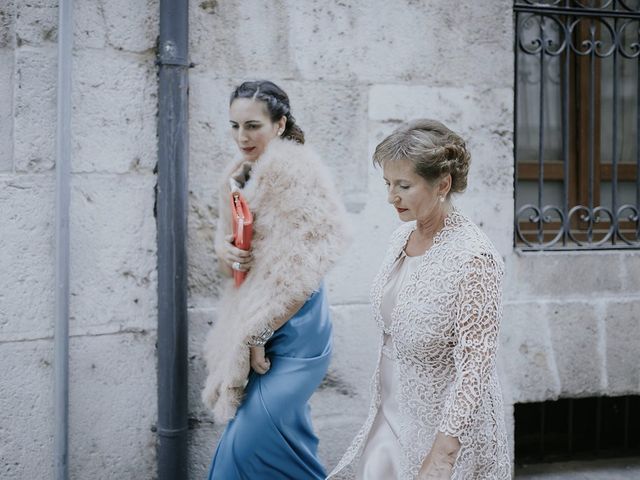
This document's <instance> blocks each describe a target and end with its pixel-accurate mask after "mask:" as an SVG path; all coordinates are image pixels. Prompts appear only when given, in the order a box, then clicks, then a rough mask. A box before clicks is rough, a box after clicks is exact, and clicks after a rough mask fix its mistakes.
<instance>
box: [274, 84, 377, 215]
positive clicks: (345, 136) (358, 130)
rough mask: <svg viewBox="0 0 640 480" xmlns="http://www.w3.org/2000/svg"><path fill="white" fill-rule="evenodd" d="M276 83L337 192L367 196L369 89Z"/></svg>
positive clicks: (347, 86) (338, 85)
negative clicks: (329, 172) (330, 174)
mask: <svg viewBox="0 0 640 480" xmlns="http://www.w3.org/2000/svg"><path fill="white" fill-rule="evenodd" d="M279 83H280V84H281V85H280V86H281V87H282V88H283V89H284V90H285V91H286V92H287V94H288V95H289V98H290V101H291V107H292V111H293V115H294V116H295V118H296V120H297V122H298V124H299V125H300V127H301V128H302V129H303V130H304V132H305V138H306V141H307V142H308V143H309V145H311V146H312V147H313V148H314V149H315V150H316V151H317V152H318V153H319V154H320V156H321V157H322V159H323V161H324V162H325V163H326V164H327V166H329V168H330V169H331V172H332V173H333V178H334V181H335V183H336V186H337V187H338V190H339V192H341V194H342V195H343V196H346V197H349V196H354V195H356V196H357V195H359V194H366V192H367V175H368V165H369V163H370V158H369V156H368V155H367V122H366V118H367V94H368V88H367V87H365V86H358V85H354V84H343V83H328V82H293V81H290V80H286V81H281V82H279ZM349 206H350V205H349V202H348V199H347V207H349ZM351 210H353V208H351Z"/></svg>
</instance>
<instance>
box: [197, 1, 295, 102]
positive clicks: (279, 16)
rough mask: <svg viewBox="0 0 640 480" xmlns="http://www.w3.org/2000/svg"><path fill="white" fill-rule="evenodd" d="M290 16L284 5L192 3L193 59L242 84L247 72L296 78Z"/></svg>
mask: <svg viewBox="0 0 640 480" xmlns="http://www.w3.org/2000/svg"><path fill="white" fill-rule="evenodd" d="M287 10H288V7H286V6H285V5H283V4H281V3H279V4H273V3H264V2H259V1H255V0H251V1H248V2H243V1H238V0H233V1H224V2H221V1H217V0H213V1H203V0H196V1H192V2H191V4H190V9H189V14H190V19H189V24H190V34H189V35H190V47H191V52H190V55H191V59H192V60H193V61H194V62H195V63H196V64H202V65H215V69H216V75H217V76H218V77H231V78H238V77H241V78H244V77H245V76H246V75H247V72H251V73H250V74H251V76H252V78H281V77H286V78H293V77H295V76H296V70H295V66H294V65H292V63H291V61H290V59H289V56H290V52H289V50H290V46H289V43H290V42H289V36H290V32H289V28H288V16H289V13H288V12H287ZM296 48H299V47H296ZM227 98H228V97H227Z"/></svg>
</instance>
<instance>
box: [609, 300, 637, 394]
mask: <svg viewBox="0 0 640 480" xmlns="http://www.w3.org/2000/svg"><path fill="white" fill-rule="evenodd" d="M605 329H606V362H607V364H606V365H607V379H608V387H609V392H610V393H611V394H612V395H624V394H638V392H639V391H640V364H639V363H638V345H640V300H639V299H638V298H637V297H636V298H629V299H628V300H624V299H620V300H612V301H609V302H607V305H606V317H605Z"/></svg>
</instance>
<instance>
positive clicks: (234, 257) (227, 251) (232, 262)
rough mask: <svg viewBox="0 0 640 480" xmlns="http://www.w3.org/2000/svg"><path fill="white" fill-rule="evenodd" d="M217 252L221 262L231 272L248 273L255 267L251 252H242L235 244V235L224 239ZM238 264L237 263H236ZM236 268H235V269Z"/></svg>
mask: <svg viewBox="0 0 640 480" xmlns="http://www.w3.org/2000/svg"><path fill="white" fill-rule="evenodd" d="M219 250H220V251H218V252H217V254H218V258H219V259H220V261H221V262H222V263H223V264H224V265H225V266H226V267H227V268H229V269H231V270H238V271H241V272H248V271H249V270H251V266H252V265H253V254H252V253H251V250H242V249H240V248H238V247H236V246H235V245H234V244H233V235H227V236H226V237H224V242H223V243H222V245H221V246H220V248H219ZM236 262H237V263H236ZM234 266H235V267H236V268H233V267H234Z"/></svg>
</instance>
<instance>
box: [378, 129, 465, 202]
mask: <svg viewBox="0 0 640 480" xmlns="http://www.w3.org/2000/svg"><path fill="white" fill-rule="evenodd" d="M398 159H406V160H410V161H411V162H412V163H413V165H414V167H415V169H416V170H415V171H416V173H417V174H418V175H420V176H421V177H422V178H424V179H426V180H427V181H429V182H434V181H436V180H439V179H440V178H442V176H443V175H446V174H447V173H448V174H450V175H451V191H452V192H463V191H464V190H465V188H467V174H468V173H469V164H470V162H471V155H470V154H469V152H468V150H467V146H466V144H465V142H464V140H463V139H462V138H461V137H460V135H458V134H457V133H455V132H453V131H452V130H449V129H448V128H447V127H446V126H445V125H444V124H442V123H441V122H438V121H437V120H430V119H424V118H423V119H419V120H414V121H412V122H409V123H407V124H404V125H402V126H400V127H399V128H398V129H396V130H395V131H394V132H393V133H392V134H391V135H389V136H388V137H387V138H385V139H384V140H383V141H382V142H380V144H379V145H378V146H377V147H376V151H375V153H374V154H373V163H374V164H378V165H381V166H382V165H384V163H385V162H388V161H394V160H398Z"/></svg>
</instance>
